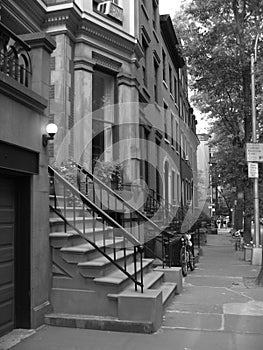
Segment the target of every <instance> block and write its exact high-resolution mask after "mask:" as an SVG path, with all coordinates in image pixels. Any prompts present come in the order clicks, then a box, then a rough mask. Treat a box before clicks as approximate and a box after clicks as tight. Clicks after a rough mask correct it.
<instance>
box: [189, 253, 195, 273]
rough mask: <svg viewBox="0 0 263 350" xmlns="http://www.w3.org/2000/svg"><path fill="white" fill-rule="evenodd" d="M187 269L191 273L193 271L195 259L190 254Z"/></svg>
mask: <svg viewBox="0 0 263 350" xmlns="http://www.w3.org/2000/svg"><path fill="white" fill-rule="evenodd" d="M189 268H190V270H191V271H194V269H195V257H194V256H193V253H192V252H189Z"/></svg>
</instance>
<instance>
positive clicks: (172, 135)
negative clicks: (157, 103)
mask: <svg viewBox="0 0 263 350" xmlns="http://www.w3.org/2000/svg"><path fill="white" fill-rule="evenodd" d="M171 144H172V146H174V115H173V113H171Z"/></svg>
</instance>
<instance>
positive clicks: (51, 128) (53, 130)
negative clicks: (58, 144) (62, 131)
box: [42, 123, 58, 147]
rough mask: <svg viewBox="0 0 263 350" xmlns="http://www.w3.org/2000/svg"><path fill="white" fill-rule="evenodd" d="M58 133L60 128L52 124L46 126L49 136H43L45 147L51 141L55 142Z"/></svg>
mask: <svg viewBox="0 0 263 350" xmlns="http://www.w3.org/2000/svg"><path fill="white" fill-rule="evenodd" d="M57 131H58V127H57V125H56V124H54V123H50V124H48V125H47V126H46V132H47V134H48V135H46V134H45V135H42V143H43V146H44V147H46V146H47V144H48V141H49V140H54V136H55V134H56V133H57Z"/></svg>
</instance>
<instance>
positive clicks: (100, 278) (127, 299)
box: [45, 214, 182, 333]
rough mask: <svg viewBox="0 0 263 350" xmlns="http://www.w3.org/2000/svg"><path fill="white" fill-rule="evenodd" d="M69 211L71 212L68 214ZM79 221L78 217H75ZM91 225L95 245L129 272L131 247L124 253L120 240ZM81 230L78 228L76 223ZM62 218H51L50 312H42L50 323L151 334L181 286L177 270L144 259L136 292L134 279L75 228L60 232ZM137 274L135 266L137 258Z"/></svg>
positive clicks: (131, 257)
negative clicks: (94, 234) (93, 231)
mask: <svg viewBox="0 0 263 350" xmlns="http://www.w3.org/2000/svg"><path fill="white" fill-rule="evenodd" d="M69 215H70V214H69ZM80 221H81V220H80ZM93 227H96V236H97V237H98V239H97V241H96V244H97V246H99V247H100V248H104V249H105V252H106V253H107V255H109V256H110V257H111V258H113V256H114V255H115V257H116V258H117V261H118V262H119V263H120V264H121V266H123V264H124V263H123V259H124V257H126V258H127V271H128V272H129V273H130V274H131V275H133V276H134V273H135V272H134V262H133V254H132V250H130V251H129V250H127V252H126V254H125V255H124V252H123V250H122V249H121V248H122V246H123V241H122V238H120V237H116V238H115V247H117V249H116V250H115V251H114V250H113V247H112V244H113V243H112V240H111V238H112V237H113V235H114V231H113V230H112V228H110V227H107V228H106V230H107V232H105V231H104V232H103V230H104V229H105V227H104V228H103V227H102V226H101V225H100V224H98V223H97V222H96V225H95V224H94V223H93V222H92V220H90V218H87V227H86V230H87V232H86V233H87V237H88V235H89V228H90V230H91V231H92V228H93ZM79 229H81V226H79ZM64 231H65V228H64V225H63V223H62V222H61V219H59V218H56V217H54V215H53V214H52V215H51V217H50V245H51V249H52V263H53V269H52V272H53V280H52V291H51V304H52V307H53V313H51V314H48V315H46V316H45V322H46V324H49V325H54V326H64V327H77V328H88V329H98V330H100V329H101V330H111V331H124V332H138V333H153V332H155V331H157V330H158V329H159V328H160V326H161V323H162V317H163V312H164V308H165V306H166V305H167V304H168V303H169V302H170V300H171V299H172V298H173V297H174V296H175V294H179V293H181V290H182V273H181V268H174V267H173V268H168V267H167V268H164V269H161V268H154V265H153V259H148V258H143V260H142V262H143V267H142V268H143V271H142V273H143V275H144V290H143V293H141V290H140V287H139V286H138V290H137V291H135V288H134V284H133V282H132V281H131V280H130V279H129V278H128V276H127V275H125V274H124V273H123V272H122V271H120V270H119V269H118V268H117V267H116V266H114V264H112V263H111V262H110V261H109V260H108V259H107V258H106V257H104V256H103V255H102V254H101V253H100V252H99V251H98V250H97V249H95V248H94V247H93V246H92V245H91V244H89V243H88V242H87V241H85V240H84V239H83V238H81V237H80V236H79V235H77V234H76V233H75V232H74V231H72V230H69V231H67V232H64ZM137 274H138V276H140V274H141V271H140V264H139V262H137Z"/></svg>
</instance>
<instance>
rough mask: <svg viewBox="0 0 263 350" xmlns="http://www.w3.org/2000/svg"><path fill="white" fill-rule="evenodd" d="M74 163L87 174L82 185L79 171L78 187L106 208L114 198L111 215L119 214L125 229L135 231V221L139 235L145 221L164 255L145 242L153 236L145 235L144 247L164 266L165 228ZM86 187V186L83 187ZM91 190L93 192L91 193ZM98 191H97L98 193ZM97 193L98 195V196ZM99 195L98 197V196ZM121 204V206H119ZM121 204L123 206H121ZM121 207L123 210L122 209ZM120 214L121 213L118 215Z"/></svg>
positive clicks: (118, 216) (165, 257)
mask: <svg viewBox="0 0 263 350" xmlns="http://www.w3.org/2000/svg"><path fill="white" fill-rule="evenodd" d="M72 164H74V165H75V167H76V168H77V169H78V171H79V172H81V173H83V174H84V176H85V179H84V186H81V175H80V174H79V173H78V187H79V189H80V190H81V191H84V194H86V195H90V196H91V198H92V201H93V202H94V203H95V202H96V199H97V200H99V204H100V207H101V208H103V209H104V210H109V207H110V202H112V200H113V204H114V205H115V206H114V207H113V208H111V210H110V212H111V215H112V214H113V216H114V214H115V216H117V218H116V220H118V221H119V222H120V223H121V225H122V226H123V227H125V229H127V230H128V231H129V232H131V233H133V223H135V224H136V223H138V222H139V224H138V225H136V227H137V229H138V231H139V237H141V235H140V231H141V225H140V222H141V223H144V224H145V225H146V227H145V226H144V231H146V232H151V237H152V236H153V237H154V238H156V239H157V240H159V241H160V242H161V244H162V255H161V256H159V255H158V256H157V254H156V253H155V252H153V251H152V250H151V249H150V248H149V247H148V246H147V244H145V243H146V242H147V241H150V240H152V238H149V237H148V236H146V239H145V235H144V237H143V242H144V249H145V250H146V251H148V252H150V253H151V255H152V256H153V257H154V258H158V259H160V260H161V261H162V264H163V266H164V265H165V264H166V261H167V256H166V254H165V249H164V245H165V244H166V242H167V240H166V239H165V236H164V232H163V228H162V227H160V226H159V225H157V224H156V223H155V222H154V221H152V220H151V219H150V218H148V217H147V216H146V215H145V214H144V213H142V212H141V211H140V210H139V209H136V208H134V207H133V206H132V205H131V204H129V203H128V202H126V201H125V200H124V198H122V197H121V196H120V195H119V194H118V193H116V192H115V191H114V190H112V189H111V188H110V187H109V186H107V185H106V184H104V183H103V182H102V181H101V180H100V179H98V178H97V177H96V176H95V175H93V174H92V173H91V172H89V171H88V170H87V169H85V168H84V167H83V166H82V165H80V164H78V163H76V162H74V161H72ZM94 184H96V185H97V186H98V187H97V188H96V189H95V187H94ZM81 187H84V188H81ZM102 189H103V190H104V191H105V192H106V200H105V198H104V202H105V203H104V204H106V205H103V200H102V197H103V196H102ZM89 192H91V193H89ZM96 192H97V193H96ZM96 194H97V196H96ZM96 197H97V198H96ZM118 204H119V207H118ZM120 205H121V207H120ZM120 209H121V210H120ZM118 214H120V215H118Z"/></svg>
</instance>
